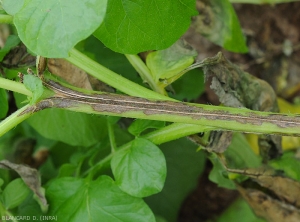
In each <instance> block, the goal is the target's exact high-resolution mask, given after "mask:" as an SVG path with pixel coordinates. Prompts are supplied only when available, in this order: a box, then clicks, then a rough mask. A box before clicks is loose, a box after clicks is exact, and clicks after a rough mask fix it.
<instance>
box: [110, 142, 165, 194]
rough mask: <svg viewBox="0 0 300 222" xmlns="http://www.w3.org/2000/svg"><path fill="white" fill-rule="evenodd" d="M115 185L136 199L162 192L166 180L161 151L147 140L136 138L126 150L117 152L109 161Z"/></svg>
mask: <svg viewBox="0 0 300 222" xmlns="http://www.w3.org/2000/svg"><path fill="white" fill-rule="evenodd" d="M111 167H112V171H113V174H114V176H115V178H116V183H117V184H118V185H119V186H120V188H121V189H122V190H123V191H125V192H127V193H129V194H130V195H132V196H136V197H145V196H149V195H152V194H155V193H158V192H160V191H161V190H162V188H163V185H164V182H165V178H166V161H165V158H164V155H163V153H162V152H161V150H160V149H159V148H158V147H157V146H155V145H154V144H153V143H151V142H150V141H148V140H145V139H141V138H137V139H135V140H134V141H133V142H132V144H131V147H130V148H129V149H128V150H122V151H119V152H118V153H116V154H115V155H114V157H113V158H112V161H111Z"/></svg>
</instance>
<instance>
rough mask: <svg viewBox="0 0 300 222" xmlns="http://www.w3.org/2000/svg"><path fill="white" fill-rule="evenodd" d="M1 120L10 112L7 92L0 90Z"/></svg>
mask: <svg viewBox="0 0 300 222" xmlns="http://www.w3.org/2000/svg"><path fill="white" fill-rule="evenodd" d="M0 104H1V106H0V119H2V118H4V117H5V116H6V114H7V111H8V101H7V92H6V91H5V90H4V89H2V88H0Z"/></svg>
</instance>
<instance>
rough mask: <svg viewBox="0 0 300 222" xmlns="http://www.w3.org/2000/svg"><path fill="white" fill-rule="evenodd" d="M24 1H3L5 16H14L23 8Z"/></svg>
mask: <svg viewBox="0 0 300 222" xmlns="http://www.w3.org/2000/svg"><path fill="white" fill-rule="evenodd" d="M23 4H24V0H3V1H2V7H3V9H4V10H5V11H6V12H7V14H10V15H14V14H16V13H17V12H18V11H19V10H20V9H21V8H22V6H23Z"/></svg>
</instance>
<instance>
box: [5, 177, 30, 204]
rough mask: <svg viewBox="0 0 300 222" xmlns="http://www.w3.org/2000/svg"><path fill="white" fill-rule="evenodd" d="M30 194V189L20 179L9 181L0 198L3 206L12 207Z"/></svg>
mask: <svg viewBox="0 0 300 222" xmlns="http://www.w3.org/2000/svg"><path fill="white" fill-rule="evenodd" d="M29 194H30V189H29V188H28V187H27V186H26V185H25V183H24V182H23V180H22V179H20V178H19V179H15V180H13V181H11V182H10V183H9V184H8V185H7V186H6V187H5V189H4V191H3V193H2V194H1V199H2V202H3V205H4V206H5V208H6V209H7V210H8V209H13V208H15V207H17V206H19V205H20V204H21V203H22V202H23V201H24V200H25V199H26V197H27V196H28V195H29Z"/></svg>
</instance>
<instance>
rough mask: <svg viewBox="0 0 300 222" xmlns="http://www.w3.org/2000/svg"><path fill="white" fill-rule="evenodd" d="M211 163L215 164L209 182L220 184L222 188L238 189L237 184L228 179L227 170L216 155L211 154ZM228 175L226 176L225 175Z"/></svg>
mask: <svg viewBox="0 0 300 222" xmlns="http://www.w3.org/2000/svg"><path fill="white" fill-rule="evenodd" d="M209 159H210V161H211V162H212V164H213V169H212V170H211V171H210V174H209V177H208V178H209V180H210V181H212V182H214V183H216V184H218V186H220V187H225V188H227V189H236V187H235V184H234V182H233V181H232V180H230V179H228V176H227V172H226V169H225V168H224V166H223V165H222V163H221V162H220V160H219V159H218V157H217V156H216V154H213V153H212V154H211V155H210V156H209ZM224 174H226V176H225V175H224Z"/></svg>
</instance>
